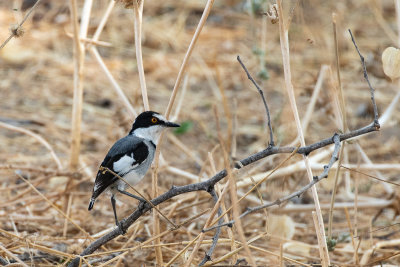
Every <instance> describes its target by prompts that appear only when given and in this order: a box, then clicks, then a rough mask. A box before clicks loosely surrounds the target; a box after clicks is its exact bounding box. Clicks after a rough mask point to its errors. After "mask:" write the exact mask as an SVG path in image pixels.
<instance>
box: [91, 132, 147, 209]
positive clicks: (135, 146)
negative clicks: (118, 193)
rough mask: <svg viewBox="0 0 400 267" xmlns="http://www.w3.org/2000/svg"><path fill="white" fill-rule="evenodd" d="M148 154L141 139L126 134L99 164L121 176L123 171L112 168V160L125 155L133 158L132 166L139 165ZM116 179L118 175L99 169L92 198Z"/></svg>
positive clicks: (115, 160) (114, 160)
mask: <svg viewBox="0 0 400 267" xmlns="http://www.w3.org/2000/svg"><path fill="white" fill-rule="evenodd" d="M148 154H149V151H148V148H147V145H146V144H145V143H144V140H143V139H141V138H138V137H136V136H133V135H128V136H125V137H124V138H121V139H119V140H118V141H117V142H116V143H115V144H114V145H113V146H112V147H111V149H110V150H109V151H108V153H107V155H106V157H105V158H104V160H103V162H102V163H101V165H100V166H101V167H105V168H108V169H110V170H111V171H113V172H115V173H117V174H118V175H121V176H123V175H124V174H123V173H118V172H117V171H116V170H114V162H117V161H118V160H120V159H121V158H122V157H123V156H125V155H127V156H129V157H132V158H133V162H132V166H133V165H140V164H141V163H142V162H143V161H144V160H145V159H146V158H147V156H148ZM117 180H118V177H116V176H114V175H113V174H112V173H111V172H108V171H105V170H101V169H99V171H98V172H97V176H96V180H95V182H94V187H93V194H92V199H93V200H94V199H96V198H97V197H98V196H99V195H100V194H101V193H102V192H103V191H104V190H105V189H106V188H107V187H109V186H110V185H111V184H113V183H114V182H115V181H117ZM89 208H90V207H89Z"/></svg>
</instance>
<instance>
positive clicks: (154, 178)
mask: <svg viewBox="0 0 400 267" xmlns="http://www.w3.org/2000/svg"><path fill="white" fill-rule="evenodd" d="M141 2H143V1H141ZM135 3H136V1H135ZM160 138H161V137H160ZM156 150H157V151H156V156H155V161H154V165H153V167H154V168H153V172H152V180H151V185H152V186H151V192H152V196H153V197H157V196H158V195H159V192H158V175H157V174H158V161H159V158H160V155H159V153H160V149H159V147H157V149H156ZM159 234H160V217H159V216H158V213H157V212H153V235H156V236H157V235H159ZM153 244H154V245H155V247H154V250H155V253H156V261H157V266H163V256H162V251H161V247H159V246H158V245H160V244H161V238H156V239H155V240H154V243H153Z"/></svg>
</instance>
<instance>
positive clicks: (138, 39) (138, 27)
mask: <svg viewBox="0 0 400 267" xmlns="http://www.w3.org/2000/svg"><path fill="white" fill-rule="evenodd" d="M138 2H139V3H138ZM133 3H134V4H133V15H134V21H135V27H134V29H135V50H136V61H137V67H138V73H139V82H140V88H141V91H142V98H143V106H144V110H150V106H149V98H148V96H147V86H146V79H145V76H144V68H143V56H142V15H143V3H144V0H142V1H137V0H133Z"/></svg>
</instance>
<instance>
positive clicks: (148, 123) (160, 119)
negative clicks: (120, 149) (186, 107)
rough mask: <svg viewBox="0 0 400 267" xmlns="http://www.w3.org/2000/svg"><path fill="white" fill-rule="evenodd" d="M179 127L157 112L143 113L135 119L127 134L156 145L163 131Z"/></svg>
mask: <svg viewBox="0 0 400 267" xmlns="http://www.w3.org/2000/svg"><path fill="white" fill-rule="evenodd" d="M179 126H180V125H179V124H176V123H173V122H171V121H168V120H167V119H166V118H165V117H164V116H162V115H161V114H159V113H157V112H154V111H145V112H142V113H141V114H140V115H139V116H137V117H136V120H135V121H134V122H133V125H132V130H131V131H130V132H129V134H133V135H136V136H137V137H140V138H143V139H147V140H150V141H152V142H153V143H154V144H156V143H157V140H158V138H159V137H160V134H161V132H162V130H163V129H165V128H169V127H179Z"/></svg>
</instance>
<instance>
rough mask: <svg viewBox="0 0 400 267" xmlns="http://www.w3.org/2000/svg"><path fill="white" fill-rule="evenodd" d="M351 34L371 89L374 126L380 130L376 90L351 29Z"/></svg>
mask: <svg viewBox="0 0 400 267" xmlns="http://www.w3.org/2000/svg"><path fill="white" fill-rule="evenodd" d="M349 33H350V36H351V41H352V42H353V44H354V47H355V48H356V50H357V53H358V55H359V56H360V59H361V64H362V67H363V72H364V78H365V80H366V81H367V83H368V86H369V89H370V91H371V101H372V106H373V107H374V125H375V127H377V128H378V129H379V127H380V125H379V120H378V108H377V106H376V102H375V89H374V88H373V87H372V85H371V83H370V81H369V78H368V73H367V68H366V67H365V60H364V57H363V55H361V52H360V50H359V49H358V46H357V43H356V41H355V40H354V37H353V33H352V32H351V30H350V29H349Z"/></svg>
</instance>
